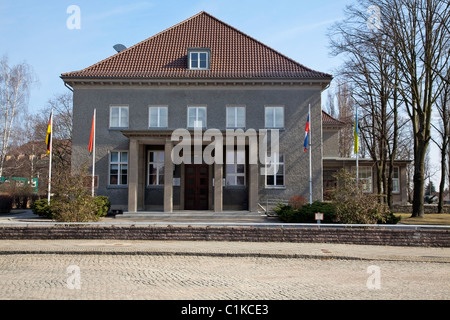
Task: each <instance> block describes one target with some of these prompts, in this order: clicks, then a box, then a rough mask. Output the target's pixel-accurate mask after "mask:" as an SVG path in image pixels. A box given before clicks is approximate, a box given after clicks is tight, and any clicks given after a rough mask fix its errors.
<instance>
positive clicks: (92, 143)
mask: <svg viewBox="0 0 450 320" xmlns="http://www.w3.org/2000/svg"><path fill="white" fill-rule="evenodd" d="M96 113H97V109H94V115H93V116H92V127H91V137H90V139H89V154H90V155H92V197H94V195H95V115H96Z"/></svg>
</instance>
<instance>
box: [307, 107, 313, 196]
mask: <svg viewBox="0 0 450 320" xmlns="http://www.w3.org/2000/svg"><path fill="white" fill-rule="evenodd" d="M308 115H309V134H308V138H309V203H310V204H312V202H313V201H312V199H313V198H312V157H311V149H312V148H311V133H312V132H311V124H312V117H311V104H309V107H308Z"/></svg>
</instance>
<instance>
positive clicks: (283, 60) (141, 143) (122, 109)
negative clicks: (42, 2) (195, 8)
mask: <svg viewBox="0 0 450 320" xmlns="http://www.w3.org/2000/svg"><path fill="white" fill-rule="evenodd" d="M61 78H62V79H63V81H64V82H65V84H66V85H67V86H70V87H71V88H72V90H73V138H72V150H73V152H72V168H73V169H74V168H79V167H80V166H81V165H82V164H86V163H89V161H92V160H90V156H89V151H88V143H89V137H90V128H91V119H92V116H93V113H94V109H95V110H96V114H97V120H96V159H95V166H96V167H95V172H96V175H97V181H98V184H97V186H96V192H97V194H101V195H107V196H109V198H110V201H111V202H112V208H114V209H122V210H124V211H129V212H137V211H145V210H163V211H165V212H172V211H173V210H214V211H215V212H221V211H224V210H250V211H256V210H257V209H258V203H260V202H261V203H263V202H264V201H265V200H266V199H289V198H290V197H292V196H293V195H302V196H304V197H305V198H308V197H309V193H310V189H309V153H308V152H304V147H303V139H304V137H305V125H306V122H307V118H308V108H309V107H310V109H311V115H310V124H311V132H310V137H311V141H312V146H311V156H312V159H313V161H312V168H311V172H312V175H311V176H312V186H313V190H312V195H313V198H314V199H318V200H321V199H322V198H323V178H322V177H323V162H322V158H323V153H324V150H323V149H324V148H323V146H324V145H327V142H325V144H323V143H322V141H323V132H322V117H323V113H322V111H321V92H322V91H323V90H324V89H325V88H327V86H328V85H329V84H330V82H331V80H332V76H331V75H329V74H326V73H323V72H319V71H314V70H312V69H309V68H307V67H305V66H303V65H302V64H300V63H298V62H296V61H294V60H292V59H290V58H288V57H286V56H284V55H283V54H281V53H279V52H277V51H275V50H273V49H272V48H269V47H268V46H266V45H264V44H263V43H261V42H259V41H257V40H255V39H253V38H251V37H250V36H248V35H246V34H244V33H243V32H241V31H239V30H237V29H235V28H233V27H232V26H230V25H228V24H226V23H224V22H222V21H220V20H218V19H217V18H215V17H213V16H211V15H210V14H208V13H206V12H200V13H198V14H197V15H195V16H193V17H191V18H189V19H187V20H185V21H183V22H181V23H179V24H177V25H175V26H173V27H171V28H168V29H166V30H164V31H162V32H160V33H158V34H156V35H154V36H152V37H150V38H148V39H146V40H144V41H142V42H140V43H138V44H136V45H134V46H132V47H130V48H127V49H125V50H123V51H120V52H119V53H117V54H115V55H113V56H111V57H109V58H107V59H105V60H102V61H100V62H98V63H96V64H94V65H92V66H90V67H88V68H86V69H83V70H79V71H74V72H68V73H64V74H62V75H61ZM239 130H241V131H239ZM242 132H244V134H247V136H248V137H247V138H246V139H244V143H243V146H242V145H241V146H239V145H238V143H237V142H236V140H235V138H232V139H228V140H227V139H226V137H228V136H230V133H235V134H237V133H242ZM276 133H278V135H279V137H278V139H277V141H278V143H277V144H276V148H278V150H277V153H278V154H276V153H275V151H274V150H275V149H276V148H275V145H274V146H271V144H270V142H269V143H268V144H267V145H268V148H269V149H270V150H268V151H269V153H268V154H269V155H271V156H272V155H275V154H276V157H274V158H273V159H276V162H275V163H273V162H272V165H274V164H275V168H276V169H277V170H266V171H265V170H264V169H265V168H266V167H269V166H268V165H265V164H264V160H262V159H263V158H264V157H263V156H261V153H262V150H264V149H263V146H264V144H261V143H258V144H255V143H253V142H254V141H255V140H254V139H252V138H250V136H252V134H254V136H252V137H257V139H258V141H259V142H261V141H263V140H262V139H263V138H264V137H267V138H268V141H275V138H277V136H276ZM220 137H223V139H222V140H221V143H222V144H220V143H219V144H214V145H213V146H212V142H213V141H214V142H216V141H218V140H217V139H218V138H220ZM189 139H191V141H190V142H191V143H190V144H189V145H188V146H187V144H186V145H183V143H186V142H187V141H188V140H189ZM182 145H183V148H181V146H182ZM180 150H181V151H180ZM205 154H206V155H208V154H210V155H211V156H212V157H214V161H212V162H211V161H209V160H208V159H206V158H205ZM255 154H258V155H259V159H258V161H255V160H254V159H253V160H252V157H253V156H254V155H255ZM174 155H176V156H180V157H182V159H183V160H184V161H182V162H179V161H178V160H177V161H174ZM202 155H203V157H202ZM220 160H222V161H220Z"/></svg>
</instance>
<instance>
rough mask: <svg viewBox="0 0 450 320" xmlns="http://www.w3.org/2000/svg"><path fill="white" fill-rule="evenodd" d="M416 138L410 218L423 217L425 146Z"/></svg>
mask: <svg viewBox="0 0 450 320" xmlns="http://www.w3.org/2000/svg"><path fill="white" fill-rule="evenodd" d="M418 140H419V139H418V138H417V136H416V137H415V138H414V144H415V146H414V160H415V161H414V177H413V182H414V190H413V205H412V207H413V208H412V209H413V212H412V215H411V216H412V217H422V218H423V217H424V214H425V212H424V207H423V203H424V186H425V179H424V174H423V173H424V169H425V154H426V149H427V146H426V144H425V143H424V142H423V141H418Z"/></svg>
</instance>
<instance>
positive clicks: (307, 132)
mask: <svg viewBox="0 0 450 320" xmlns="http://www.w3.org/2000/svg"><path fill="white" fill-rule="evenodd" d="M308 135H309V113H308V120H306V127H305V143H304V147H305V152H306V151H307V150H308Z"/></svg>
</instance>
